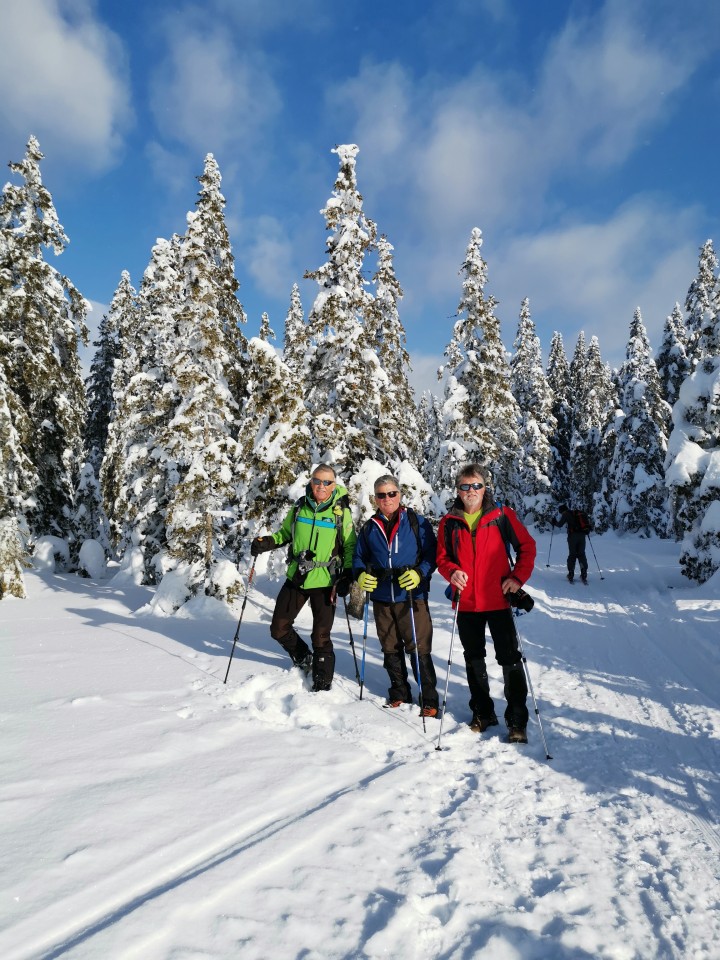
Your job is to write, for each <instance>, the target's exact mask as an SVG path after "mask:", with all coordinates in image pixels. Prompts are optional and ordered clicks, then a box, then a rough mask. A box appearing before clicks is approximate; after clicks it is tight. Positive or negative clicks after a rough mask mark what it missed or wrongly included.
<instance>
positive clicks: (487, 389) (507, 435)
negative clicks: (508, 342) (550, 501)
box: [435, 227, 520, 506]
mask: <svg viewBox="0 0 720 960" xmlns="http://www.w3.org/2000/svg"><path fill="white" fill-rule="evenodd" d="M482 242H483V241H482V232H481V231H480V230H479V229H478V228H477V227H475V228H474V229H473V230H472V233H471V235H470V242H469V244H468V247H467V251H466V255H465V260H464V262H463V265H462V268H461V271H460V272H461V276H462V277H463V282H462V287H463V295H462V299H461V300H460V304H459V306H458V320H457V321H456V322H455V325H454V327H453V336H452V339H451V341H450V343H449V344H448V346H447V348H446V350H445V356H446V357H447V364H446V365H445V372H446V374H447V382H446V387H445V397H444V402H443V410H442V416H443V434H444V437H445V439H444V440H443V442H442V443H441V444H440V455H439V458H438V459H439V467H438V469H437V470H436V471H435V474H436V477H437V481H436V482H437V485H438V488H437V494H438V497H439V498H440V500H441V501H443V502H445V503H447V502H449V501H450V500H451V499H453V498H454V492H455V491H454V478H455V474H456V473H457V470H458V467H459V466H460V465H461V464H462V463H465V462H466V461H468V460H482V461H483V462H485V463H486V464H487V466H488V468H489V470H490V472H491V474H492V476H493V480H494V485H495V490H496V492H497V493H498V494H499V495H500V496H501V498H502V499H503V500H504V501H505V502H509V503H510V504H511V505H515V506H518V505H519V503H518V501H519V499H520V490H519V480H518V476H519V471H518V466H519V465H518V460H519V457H520V445H519V441H518V436H517V425H518V421H519V410H518V407H517V404H516V402H515V399H514V397H513V395H512V393H511V391H510V371H509V366H508V362H507V354H506V351H505V347H504V346H503V343H502V339H501V337H500V323H499V321H498V319H497V317H496V316H495V313H494V310H495V307H496V305H497V301H496V300H495V298H494V297H492V296H490V297H487V298H486V297H485V292H484V291H485V284H486V283H487V264H486V263H485V261H484V260H483V258H482V255H481V248H482ZM440 373H442V368H441V371H440Z"/></svg>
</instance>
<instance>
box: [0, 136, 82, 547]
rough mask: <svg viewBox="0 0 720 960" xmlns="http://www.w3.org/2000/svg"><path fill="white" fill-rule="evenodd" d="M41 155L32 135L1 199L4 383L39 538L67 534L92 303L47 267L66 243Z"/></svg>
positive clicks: (79, 449)
mask: <svg viewBox="0 0 720 960" xmlns="http://www.w3.org/2000/svg"><path fill="white" fill-rule="evenodd" d="M42 159H43V154H42V153H41V151H40V147H39V144H38V141H37V140H36V139H35V137H31V138H30V139H29V141H28V144H27V151H26V153H25V157H24V159H23V160H22V161H21V162H20V163H11V164H10V169H11V170H12V172H13V173H14V174H17V175H18V176H19V177H20V179H21V181H22V182H21V183H19V184H13V183H7V184H6V185H5V187H4V188H3V191H2V199H1V200H0V236H1V237H2V241H0V336H1V337H2V339H3V343H4V344H5V345H6V346H5V348H4V349H3V350H2V352H1V353H0V361H1V362H2V363H3V367H4V373H5V378H6V381H7V383H8V385H9V389H10V391H11V392H12V394H13V395H14V396H15V397H16V398H17V401H18V403H19V404H20V405H21V406H22V408H23V410H24V413H25V415H26V416H27V418H28V421H29V425H30V426H29V431H28V435H27V447H26V453H27V455H28V457H29V458H30V460H31V461H32V463H33V467H34V469H35V471H36V472H37V476H38V483H37V486H36V490H35V498H34V505H33V507H32V509H31V510H30V512H29V516H28V520H29V523H30V527H31V532H32V533H33V534H34V535H36V536H40V535H43V534H53V535H55V536H60V537H65V536H67V535H68V533H69V522H70V516H71V513H72V499H73V490H74V487H75V481H76V478H77V474H78V470H79V467H80V463H81V458H82V453H83V427H84V422H85V410H86V406H85V392H84V389H83V382H82V377H81V373H80V360H79V357H78V344H79V342H80V341H82V342H83V343H85V342H87V328H86V326H85V317H86V315H87V312H88V309H89V304H88V303H87V301H86V300H85V299H84V298H83V297H82V296H81V294H80V293H79V291H78V290H77V289H76V288H75V286H74V285H73V284H72V283H71V282H70V280H68V278H67V277H65V276H63V275H62V274H60V273H59V272H58V271H57V270H56V269H55V268H54V267H51V266H50V265H49V264H48V263H47V262H46V261H45V258H44V251H45V250H48V249H49V250H52V251H53V253H55V254H56V255H59V254H61V253H62V252H63V251H64V249H65V247H66V245H67V243H68V239H67V236H66V235H65V232H64V230H63V228H62V225H61V224H60V222H59V220H58V216H57V212H56V210H55V206H54V204H53V200H52V196H51V195H50V192H49V191H48V190H47V188H46V187H45V186H44V185H43V182H42V177H41V174H40V162H41V160H42Z"/></svg>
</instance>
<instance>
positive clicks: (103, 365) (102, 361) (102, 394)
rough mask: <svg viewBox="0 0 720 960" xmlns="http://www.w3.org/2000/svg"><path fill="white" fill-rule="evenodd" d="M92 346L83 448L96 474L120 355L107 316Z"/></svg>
mask: <svg viewBox="0 0 720 960" xmlns="http://www.w3.org/2000/svg"><path fill="white" fill-rule="evenodd" d="M93 346H94V347H97V350H96V351H95V356H94V357H93V360H92V363H91V365H90V376H89V377H86V379H85V393H86V396H87V404H88V415H87V422H86V424H85V449H86V451H87V457H88V461H89V462H90V463H91V464H92V466H93V469H94V470H96V471H99V470H100V465H101V464H102V460H103V456H104V455H105V445H106V443H107V435H108V428H109V426H110V420H111V418H112V413H113V406H114V401H113V388H112V376H113V370H114V367H115V360H116V359H117V356H118V353H119V347H118V341H117V333H116V331H114V330H113V329H112V327H111V325H110V322H109V320H108V316H107V314H105V316H104V317H103V318H102V320H101V321H100V326H99V327H98V339H97V340H94V341H93Z"/></svg>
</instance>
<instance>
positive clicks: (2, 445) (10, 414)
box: [0, 335, 38, 519]
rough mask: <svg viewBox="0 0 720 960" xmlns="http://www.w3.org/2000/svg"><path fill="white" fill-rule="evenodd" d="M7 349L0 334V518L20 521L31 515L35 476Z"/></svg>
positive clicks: (25, 419) (27, 426)
mask: <svg viewBox="0 0 720 960" xmlns="http://www.w3.org/2000/svg"><path fill="white" fill-rule="evenodd" d="M7 350H8V344H7V340H6V339H5V337H4V336H2V335H0V518H7V517H14V518H16V519H20V518H24V517H25V516H26V515H27V514H29V513H30V512H31V509H32V504H33V497H34V495H35V490H36V489H37V484H38V476H37V471H36V470H35V467H34V466H33V464H32V462H31V460H30V459H29V457H28V456H27V454H26V453H25V450H26V449H27V448H28V447H29V436H30V431H31V425H30V420H29V418H28V416H27V414H26V412H25V410H24V409H23V407H22V405H21V404H20V402H19V401H18V399H17V397H16V396H15V394H14V393H13V392H12V390H11V389H10V385H9V384H8V382H7V378H6V376H5V368H4V364H3V362H2V356H3V354H6V352H7Z"/></svg>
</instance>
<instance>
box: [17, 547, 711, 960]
mask: <svg viewBox="0 0 720 960" xmlns="http://www.w3.org/2000/svg"><path fill="white" fill-rule="evenodd" d="M538 540H539V552H538V567H537V569H536V572H535V574H534V575H533V578H532V580H531V581H530V584H529V588H530V590H531V592H532V593H533V595H534V596H535V597H536V601H537V602H536V606H535V609H534V611H533V612H532V613H530V614H529V615H527V616H523V617H522V618H521V619H520V620H519V621H518V624H519V627H520V628H521V634H522V638H523V642H524V646H525V652H526V655H527V659H528V663H529V669H530V675H531V679H532V681H533V685H534V689H535V694H536V696H537V699H538V705H539V708H540V717H541V719H542V722H543V728H544V731H545V734H546V737H547V742H548V746H549V749H550V753H551V754H552V756H553V759H552V760H551V761H547V760H546V758H545V750H544V747H543V744H542V740H541V737H540V731H539V728H538V725H537V722H536V721H535V719H533V720H532V721H531V724H530V728H529V735H530V743H529V744H528V745H527V746H524V747H523V746H514V745H509V744H507V743H505V742H504V740H503V735H504V729H503V728H502V727H497V728H494V730H492V731H491V732H490V734H489V735H488V734H486V735H484V736H483V737H478V736H477V735H475V734H473V733H471V731H470V730H469V729H468V727H467V725H466V721H467V719H468V710H467V690H466V686H465V681H464V670H463V664H462V654H461V650H460V647H459V644H458V643H457V639H456V641H455V647H454V651H453V660H454V662H453V665H452V668H451V671H450V681H449V692H448V705H447V712H446V715H445V720H444V723H443V732H442V741H441V745H442V746H443V748H444V749H443V750H442V751H437V750H436V749H435V747H436V744H437V737H438V731H439V727H440V724H439V722H438V721H428V729H427V733H424V732H423V728H422V722H421V720H420V719H419V718H418V716H417V712H418V711H417V707H409V706H408V707H406V708H402V709H400V710H397V711H390V710H384V709H382V703H383V700H384V694H385V689H386V679H385V674H384V671H383V670H382V666H381V658H380V655H379V648H378V644H377V640H376V638H375V634H374V631H373V628H372V618H371V625H370V631H369V638H368V647H367V673H366V682H367V686H366V692H365V695H364V698H363V700H362V701H360V700H359V699H358V686H357V683H356V682H355V672H354V667H353V661H352V655H351V650H350V645H349V643H348V639H347V636H348V635H347V625H346V621H345V618H344V616H338V618H337V620H336V630H335V634H334V636H335V638H336V648H337V651H338V662H337V679H336V683H335V685H334V687H333V689H332V690H331V691H330V692H329V693H326V694H313V693H311V692H310V691H309V689H308V687H309V683H308V681H306V680H303V679H302V678H301V676H300V674H299V672H298V671H297V670H289V669H288V663H287V660H286V658H285V657H284V655H283V654H282V651H281V650H280V649H279V647H277V646H276V645H275V644H274V643H273V641H272V640H270V638H269V635H268V623H269V619H270V614H271V611H272V601H273V597H274V595H275V593H276V592H277V590H278V588H279V584H278V583H277V582H274V583H273V582H270V581H268V580H267V579H265V578H264V577H258V578H257V583H256V585H255V586H254V587H253V588H252V590H251V592H250V599H249V601H248V603H247V606H246V609H245V616H244V620H243V626H242V631H241V635H240V643H239V644H238V648H237V651H236V655H235V659H234V661H233V664H232V668H231V671H230V676H229V679H228V683H227V684H226V685H225V684H223V677H224V675H225V670H226V667H227V659H228V655H229V652H230V645H231V640H232V636H233V633H234V630H235V622H236V617H237V613H238V611H239V605H238V610H236V611H235V612H234V613H233V614H232V615H228V616H227V618H223V617H222V616H216V617H210V616H209V615H206V616H204V617H203V618H201V619H196V620H193V619H181V618H178V617H174V618H171V619H161V618H158V617H151V616H139V615H137V614H136V611H137V610H138V609H139V608H140V607H142V606H143V605H144V604H145V603H146V602H147V600H148V598H149V597H150V596H151V591H150V590H149V589H145V588H137V587H129V588H128V587H120V586H115V585H113V583H112V581H98V582H92V581H89V580H82V579H80V578H78V577H75V576H68V575H52V574H48V573H43V574H40V573H31V574H29V575H28V576H27V586H28V592H29V599H28V600H25V601H20V600H14V599H6V600H3V601H2V603H1V604H0V641H1V642H0V655H1V656H2V666H1V671H2V672H1V676H2V699H1V700H0V720H1V724H2V725H1V728H0V730H1V733H2V739H1V741H0V752H1V754H0V755H1V756H2V767H1V770H2V773H1V774H0V778H1V779H0V802H1V805H0V824H1V826H0V831H1V833H0V835H1V838H2V839H1V840H0V844H1V846H0V957H2V958H3V960H20V958H22V960H26V958H41V957H42V958H46V960H49V958H55V957H68V958H74V960H81V958H92V960H97V958H103V960H105V958H130V957H132V958H142V960H161V958H162V960H215V958H241V960H271V958H272V960H287V958H297V960H301V958H302V960H329V958H373V960H374V958H383V957H391V958H394V960H414V958H423V960H429V958H431V960H440V958H442V960H461V958H462V960H465V958H467V960H470V958H478V957H480V958H492V960H585V958H587V960H597V958H612V960H648V958H654V960H663V958H682V960H701V958H703V960H704V958H708V960H715V958H717V957H720V909H719V906H720V905H719V903H718V900H719V899H720V885H719V884H718V870H719V863H720V858H719V856H718V854H719V853H720V836H719V833H718V809H719V807H720V789H719V786H718V784H719V779H720V755H719V754H720V751H719V750H718V734H719V733H720V685H719V683H718V680H719V679H720V670H719V666H720V653H719V650H718V642H719V641H718V638H719V637H720V630H719V629H718V625H719V624H718V621H719V620H720V585H719V582H718V581H719V578H718V577H717V576H716V577H715V578H714V580H713V581H711V583H710V584H707V585H705V586H704V587H691V586H689V585H688V584H687V581H685V580H684V579H683V578H682V577H681V576H680V573H679V568H678V565H677V554H678V549H679V548H678V545H677V544H674V543H666V542H659V541H656V540H653V541H641V540H636V539H633V538H624V539H619V538H617V537H614V536H613V535H611V534H608V535H605V536H603V537H593V540H592V542H593V546H594V548H595V551H596V555H597V560H598V562H599V564H600V567H601V568H602V572H603V574H604V579H602V580H601V579H600V576H599V573H598V569H597V565H596V563H595V561H594V559H593V556H592V554H590V562H591V566H590V576H591V582H590V585H589V586H588V587H584V586H582V585H581V584H580V583H575V584H574V585H570V584H568V583H567V582H566V580H565V579H564V568H563V561H564V557H565V542H564V538H562V537H558V536H557V535H556V536H555V538H554V542H553V545H552V566H550V567H548V566H546V563H547V558H548V547H549V542H550V541H549V535H547V536H540V537H539V538H538ZM443 586H444V584H443V582H442V581H441V580H440V578H438V577H437V575H436V577H435V578H434V580H433V603H432V612H433V617H434V622H435V627H436V635H435V645H434V652H435V660H436V666H437V669H438V675H439V678H440V691H441V696H442V693H443V690H444V686H445V678H446V672H447V660H448V650H449V644H450V635H451V626H452V613H451V610H450V606H449V603H448V602H447V601H446V600H445V598H444V596H443ZM307 623H308V619H307V618H303V620H302V621H301V624H302V625H303V626H305V625H306V624H307ZM352 628H353V632H354V637H355V641H356V644H357V648H358V650H360V648H361V645H362V622H361V621H357V620H353V621H352ZM304 632H305V633H307V631H304ZM490 674H491V678H492V690H493V694H494V695H496V696H497V701H496V702H497V707H498V710H501V709H502V707H503V703H502V700H501V685H500V670H499V668H498V667H497V665H496V664H495V663H494V661H492V660H491V661H490ZM530 706H531V714H532V713H533V711H532V704H531V705H530Z"/></svg>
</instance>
